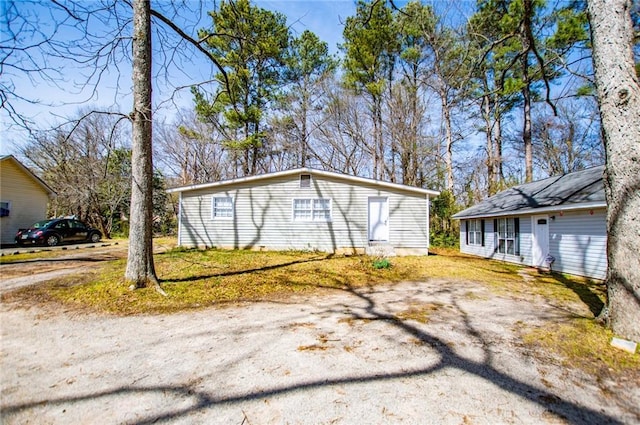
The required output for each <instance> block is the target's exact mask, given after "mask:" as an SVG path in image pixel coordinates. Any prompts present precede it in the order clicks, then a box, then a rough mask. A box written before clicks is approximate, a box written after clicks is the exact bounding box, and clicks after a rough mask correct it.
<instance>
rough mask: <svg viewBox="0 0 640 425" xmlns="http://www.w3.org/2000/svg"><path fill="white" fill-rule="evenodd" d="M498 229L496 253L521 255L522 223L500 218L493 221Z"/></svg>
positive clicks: (514, 219) (516, 219)
mask: <svg viewBox="0 0 640 425" xmlns="http://www.w3.org/2000/svg"><path fill="white" fill-rule="evenodd" d="M493 222H494V226H495V227H496V229H495V232H496V243H497V246H496V252H499V253H500V254H510V255H520V240H519V236H520V235H519V233H520V229H519V227H520V221H519V219H518V218H517V217H516V218H498V219H496V220H494V221H493Z"/></svg>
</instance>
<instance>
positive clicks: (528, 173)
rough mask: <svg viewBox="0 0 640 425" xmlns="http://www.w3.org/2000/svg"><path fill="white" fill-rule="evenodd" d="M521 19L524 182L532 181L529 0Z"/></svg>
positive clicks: (530, 13)
mask: <svg viewBox="0 0 640 425" xmlns="http://www.w3.org/2000/svg"><path fill="white" fill-rule="evenodd" d="M523 15H524V16H523V19H522V30H521V36H522V53H523V54H522V82H523V83H524V87H523V88H522V99H523V101H524V126H523V129H522V139H523V141H524V168H525V182H527V183H529V182H532V181H533V144H532V141H531V81H530V79H529V52H530V51H531V49H532V48H533V46H532V45H531V38H530V37H529V35H530V34H531V17H532V16H533V5H532V4H531V0H524V13H523Z"/></svg>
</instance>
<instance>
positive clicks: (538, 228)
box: [531, 215, 549, 267]
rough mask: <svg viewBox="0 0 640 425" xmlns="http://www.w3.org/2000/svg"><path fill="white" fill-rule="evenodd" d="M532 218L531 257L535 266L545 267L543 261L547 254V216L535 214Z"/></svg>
mask: <svg viewBox="0 0 640 425" xmlns="http://www.w3.org/2000/svg"><path fill="white" fill-rule="evenodd" d="M531 219H532V220H533V223H532V227H533V240H532V241H531V258H532V260H533V265H534V266H535V267H547V264H546V262H545V260H546V258H547V255H548V254H549V216H547V215H535V216H533V217H532V218H531Z"/></svg>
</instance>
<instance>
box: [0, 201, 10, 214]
mask: <svg viewBox="0 0 640 425" xmlns="http://www.w3.org/2000/svg"><path fill="white" fill-rule="evenodd" d="M10 213H11V202H9V201H0V217H9V214H10Z"/></svg>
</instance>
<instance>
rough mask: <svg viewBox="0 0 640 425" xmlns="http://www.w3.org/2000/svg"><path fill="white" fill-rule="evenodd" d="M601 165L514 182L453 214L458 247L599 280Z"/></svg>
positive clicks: (603, 249) (603, 265) (603, 250)
mask: <svg viewBox="0 0 640 425" xmlns="http://www.w3.org/2000/svg"><path fill="white" fill-rule="evenodd" d="M603 172H604V167H603V166H599V167H593V168H589V169H587V170H582V171H577V172H574V173H569V174H565V175H563V176H558V177H550V178H547V179H544V180H540V181H536V182H532V183H527V184H523V185H520V186H515V187H512V188H510V189H507V190H505V191H503V192H500V193H498V194H496V195H494V196H492V197H490V198H487V199H485V200H484V201H482V202H480V203H479V204H477V205H475V206H473V207H471V208H468V209H466V210H464V211H461V212H459V213H457V214H455V215H454V216H453V218H455V219H458V220H460V251H461V252H463V253H466V254H472V255H478V256H481V257H486V258H492V259H498V260H503V261H508V262H512V263H518V264H523V265H527V266H533V267H538V268H543V269H546V268H551V270H553V271H558V272H562V273H568V274H575V275H580V276H586V277H591V278H595V279H604V278H605V277H606V273H607V220H606V215H607V214H606V212H607V204H606V201H605V195H604V182H603Z"/></svg>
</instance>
